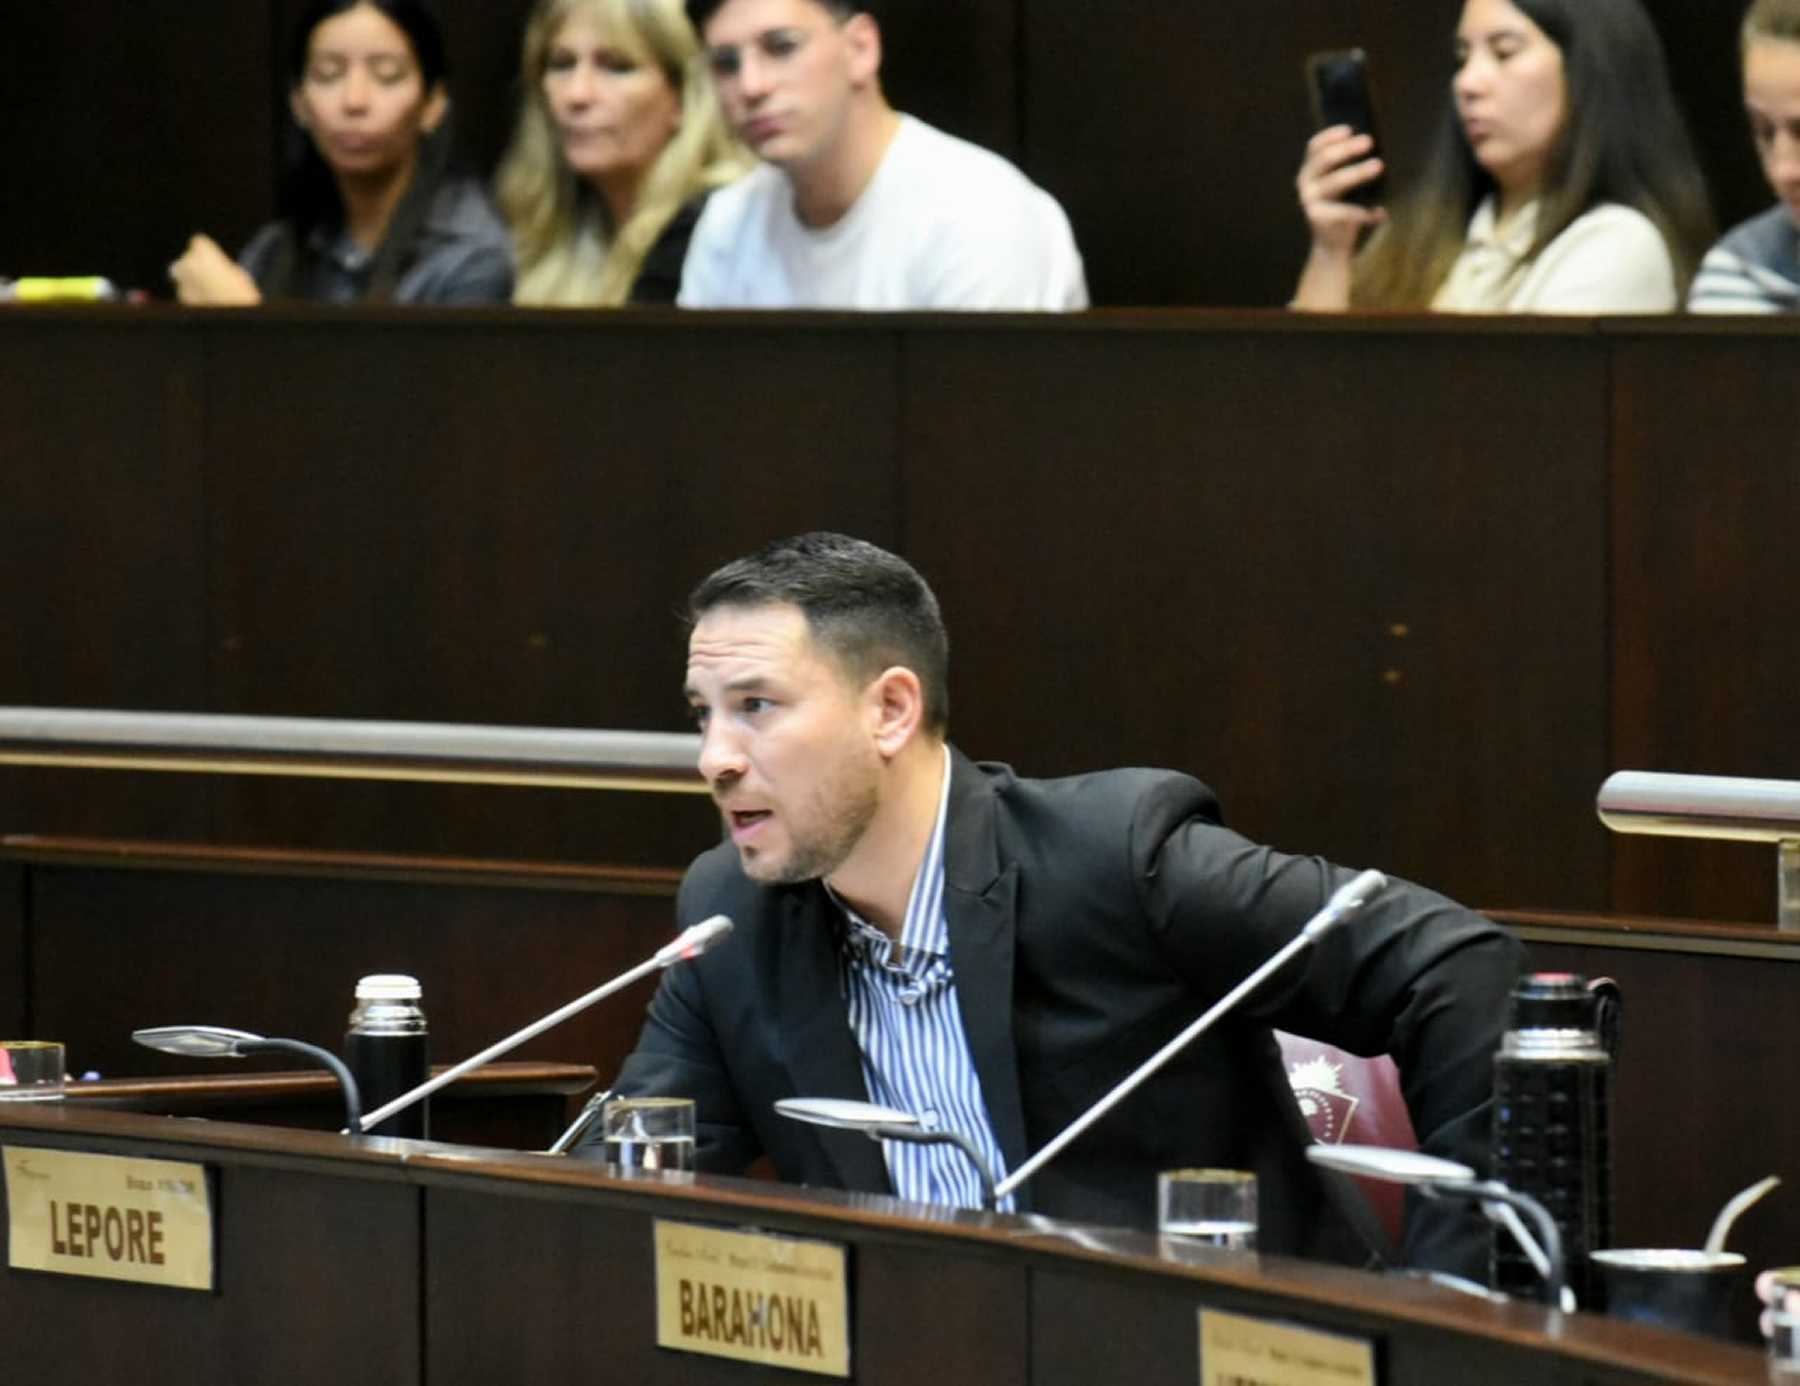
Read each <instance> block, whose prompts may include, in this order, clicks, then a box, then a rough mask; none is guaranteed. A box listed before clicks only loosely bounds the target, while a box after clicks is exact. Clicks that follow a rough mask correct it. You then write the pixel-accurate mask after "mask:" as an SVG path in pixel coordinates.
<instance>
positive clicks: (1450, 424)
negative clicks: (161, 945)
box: [903, 321, 1606, 905]
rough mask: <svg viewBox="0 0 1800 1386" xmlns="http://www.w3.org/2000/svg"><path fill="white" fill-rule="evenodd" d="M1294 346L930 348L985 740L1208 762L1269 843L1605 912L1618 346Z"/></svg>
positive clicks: (1047, 761)
mask: <svg viewBox="0 0 1800 1386" xmlns="http://www.w3.org/2000/svg"><path fill="white" fill-rule="evenodd" d="M1288 326H1289V324H1286V323H1284V322H1280V321H1275V322H1268V323H1264V324H1262V325H1261V327H1262V329H1263V330H1254V331H1230V330H1220V331H1217V332H1209V331H1205V330H1200V331H1179V332H1166V331H1157V330H1154V328H1153V327H1147V328H1146V330H1136V331H1132V330H1124V329H1121V330H1119V331H1116V332H1095V331H1058V330H1056V329H1054V328H1052V329H1037V330H1033V331H1030V332H1017V333H1009V332H1006V331H1004V330H994V331H991V332H960V333H956V334H948V333H946V334H942V335H933V334H924V333H921V334H918V335H917V336H915V337H913V338H911V339H909V354H908V359H907V368H906V369H907V383H908V395H907V413H906V422H905V427H906V444H905V447H904V449H903V452H904V456H905V458H906V459H907V466H908V472H907V482H906V488H905V495H906V506H907V509H906V517H907V518H906V524H905V533H906V539H907V549H908V552H909V554H910V555H911V556H912V557H913V558H914V559H915V560H917V561H918V562H919V564H920V566H921V567H922V568H923V570H924V571H925V573H926V575H927V576H928V577H929V578H930V579H931V580H932V581H933V583H934V585H935V586H936V587H937V590H938V593H939V595H940V597H941V598H942V600H943V603H944V607H945V610H946V612H947V613H948V619H949V624H950V628H951V631H952V633H953V637H954V640H955V642H956V647H957V657H956V661H955V666H954V667H955V674H954V676H953V680H952V701H953V705H954V708H955V712H954V716H953V732H954V735H955V737H956V739H957V740H958V741H959V743H960V744H962V745H963V747H964V748H965V749H967V750H969V751H971V752H973V753H976V754H978V755H982V756H987V757H992V758H997V759H1011V760H1014V761H1015V762H1016V763H1017V764H1018V765H1019V766H1020V768H1021V769H1022V770H1024V771H1025V772H1026V773H1033V774H1040V773H1042V774H1049V773H1062V772H1068V771H1074V770H1087V769H1096V768H1101V767H1105V766H1108V765H1115V764H1150V765H1170V766H1174V767H1177V768H1181V769H1185V770H1189V771H1191V772H1193V773H1195V774H1197V775H1199V776H1200V777H1201V778H1203V779H1205V780H1207V781H1208V782H1209V783H1210V784H1212V785H1213V786H1214V788H1216V789H1217V790H1219V791H1220V793H1221V794H1222V796H1223V799H1224V802H1225V806H1226V810H1227V815H1228V821H1229V822H1231V823H1233V824H1234V825H1235V826H1237V827H1238V828H1239V829H1240V830H1241V831H1244V832H1246V833H1248V834H1249V835H1250V836H1252V837H1255V838H1258V839H1260V840H1264V841H1270V842H1272V843H1274V844H1276V845H1278V846H1282V847H1285V848H1287V849H1289V850H1300V851H1319V852H1322V853H1325V854H1326V855H1329V856H1333V857H1335V858H1337V859H1339V860H1342V861H1345V862H1349V863H1355V864H1362V863H1379V864H1381V865H1382V866H1383V867H1385V868H1391V869H1394V870H1396V871H1399V872H1400V873H1402V874H1407V875H1414V876H1418V877H1421V878H1423V879H1424V880H1426V881H1428V882H1429V883H1431V884H1433V885H1436V886H1439V887H1441V888H1443V889H1445V890H1447V891H1450V892H1451V893H1454V894H1457V895H1459V896H1460V897H1462V898H1464V899H1469V900H1473V901H1477V902H1485V903H1499V902H1504V901H1509V900H1566V899H1583V900H1587V901H1590V902H1592V903H1593V904H1594V905H1598V904H1600V903H1601V901H1602V899H1603V895H1602V880H1603V873H1604V869H1605V858H1604V841H1603V836H1602V834H1601V831H1600V829H1599V828H1598V827H1597V826H1595V825H1594V824H1593V823H1592V818H1591V810H1590V808H1589V803H1590V801H1591V797H1592V794H1593V790H1594V787H1595V785H1596V784H1597V783H1598V779H1599V777H1600V776H1601V775H1602V774H1603V772H1604V770H1605V768H1606V760H1605V734H1606V727H1605V716H1604V709H1603V706H1602V704H1601V702H1600V700H1598V699H1597V698H1595V697H1593V696H1591V695H1592V693H1593V692H1595V691H1597V690H1599V689H1601V688H1603V687H1604V686H1605V675H1606V671H1605V659H1606V647H1605V643H1604V637H1603V632H1604V629H1605V590H1604V571H1603V565H1602V563H1601V562H1600V554H1601V553H1602V550H1603V541H1604V530H1605V487H1604V480H1605V465H1606V464H1605V416H1604V410H1603V408H1602V407H1601V401H1602V399H1603V397H1604V394H1603V384H1604V370H1605V362H1604V359H1603V357H1602V355H1601V354H1600V352H1599V351H1598V350H1597V349H1596V343H1595V342H1594V340H1593V339H1592V338H1591V337H1589V336H1587V335H1585V334H1582V333H1579V332H1567V331H1565V332H1555V331H1543V332H1538V333H1533V334H1530V335H1527V336H1520V335H1516V334H1510V333H1506V332H1500V333H1497V334H1495V335H1488V334H1486V333H1483V334H1478V335H1470V334H1467V333H1464V334H1459V335H1457V336H1456V337H1455V338H1454V339H1451V338H1448V337H1440V336H1436V335H1434V330H1433V328H1432V327H1431V326H1430V325H1428V324H1420V325H1418V326H1416V327H1413V328H1405V327H1396V328H1395V330H1393V331H1383V332H1368V331H1363V332H1356V333H1351V332H1346V331H1341V330H1311V329H1309V328H1305V329H1303V328H1298V327H1295V328H1293V330H1282V329H1285V328H1287V327H1288ZM998 361H1004V362H1005V366H1004V368H1003V369H1002V368H999V367H997V366H996V364H995V363H996V362H998ZM1352 361H1353V362H1354V365H1352V364H1351V362H1352ZM957 458H962V459H967V461H965V462H964V463H963V464H962V465H956V464H954V463H953V462H951V461H950V459H957ZM977 459H979V460H978V461H977ZM996 575H998V576H999V580H996ZM1580 690H1588V693H1587V694H1583V693H1582V692H1581V691H1580ZM1552 748H1553V749H1552ZM1532 824H1555V825H1556V828H1555V831H1554V832H1552V833H1548V834H1544V835H1541V836H1540V835H1538V834H1536V833H1535V832H1534V831H1533V830H1532V828H1531V827H1530V826H1529V825H1532ZM1526 842H1530V843H1531V844H1532V845H1531V848H1530V850H1525V843H1526Z"/></svg>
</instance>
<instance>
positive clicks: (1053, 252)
mask: <svg viewBox="0 0 1800 1386" xmlns="http://www.w3.org/2000/svg"><path fill="white" fill-rule="evenodd" d="M688 12H689V14H690V15H691V16H692V18H693V20H694V25H695V28H696V29H697V30H698V31H699V33H700V35H701V38H702V41H703V42H704V44H705V48H706V55H707V61H708V63H709V64H710V65H711V67H712V71H713V76H714V80H715V82H716V83H717V86H718V89H719V101H720V104H721V105H722V106H723V108H724V111H725V116H726V119H727V120H728V121H729V122H730V123H731V126H732V128H733V129H735V130H736V132H737V134H738V136H739V138H741V139H742V140H743V141H744V143H745V144H747V145H748V146H749V147H750V148H751V150H753V151H754V152H755V153H756V154H757V155H758V157H759V158H761V160H762V161H763V162H762V164H761V166H760V167H758V168H757V169H756V170H754V171H753V172H752V173H750V174H749V175H747V176H746V177H744V178H742V179H740V180H739V181H738V182H736V183H734V184H732V185H731V186H729V187H726V188H723V189H721V190H720V191H718V192H716V193H714V194H713V195H712V197H711V198H710V199H709V200H708V201H707V204H706V211H705V212H704V213H703V214H702V216H701V218H700V224H699V225H698V226H697V227H696V228H695V230H694V236H693V240H692V241H691V242H690V244H689V246H688V254H687V262H686V264H685V266H684V268H683V270H682V276H681V295H680V298H679V300H678V302H679V303H680V304H681V306H682V307H684V308H896V309H897V308H972V309H1027V310H1029V309H1045V310H1070V309H1079V308H1085V307H1086V306H1087V283H1086V280H1085V279H1084V278H1083V275H1082V268H1081V255H1080V253H1079V252H1078V251H1077V250H1076V249H1075V237H1074V235H1073V233H1072V232H1071V231H1070V229H1069V220H1068V218H1067V217H1066V216H1064V215H1063V210H1062V208H1061V207H1059V206H1058V205H1057V203H1056V200H1055V199H1054V198H1053V197H1051V196H1050V195H1049V194H1048V193H1046V192H1045V191H1044V190H1043V189H1042V188H1039V187H1037V186H1036V185H1034V184H1033V183H1032V182H1031V181H1030V180H1029V179H1027V178H1026V177H1025V175H1024V174H1022V173H1020V172H1019V170H1018V169H1016V168H1014V167H1013V166H1012V165H1011V164H1010V163H1008V162H1007V161H1006V160H1005V159H1002V158H1001V157H1000V156H999V155H997V154H993V153H990V152H989V151H987V150H985V149H981V148H979V147H977V146H976V145H972V144H969V143H968V142H967V141H964V140H959V139H956V138H955V137H954V136H951V135H946V134H944V133H943V132H942V131H940V130H935V129H933V128H932V127H931V126H929V125H926V124H925V123H924V122H923V121H919V120H915V119H914V118H913V117H911V116H906V115H901V114H900V113H899V112H897V111H895V110H894V108H893V107H892V106H890V105H888V103H887V98H886V97H885V96H884V95H883V94H882V90H881V75H880V74H881V31H880V28H879V27H878V26H877V24H876V22H875V18H874V16H873V15H871V14H870V13H869V12H868V10H867V9H866V8H865V7H864V6H862V5H858V4H855V3H851V0H688Z"/></svg>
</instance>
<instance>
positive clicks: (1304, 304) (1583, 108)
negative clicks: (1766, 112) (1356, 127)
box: [1292, 0, 1712, 313]
mask: <svg viewBox="0 0 1800 1386" xmlns="http://www.w3.org/2000/svg"><path fill="white" fill-rule="evenodd" d="M1450 96H1451V101H1450V105H1449V108H1448V110H1447V112H1446V115H1445V119H1444V121H1443V123H1442V126H1441V128H1440V130H1439V132H1438V137H1437V140H1436V143H1435V145H1434V147H1433V152H1432V155H1431V158H1430V160H1429V163H1428V165H1427V169H1426V172H1425V174H1424V176H1423V177H1422V178H1420V179H1419V180H1418V181H1417V183H1416V184H1415V185H1414V186H1413V187H1412V188H1411V189H1410V190H1408V191H1407V192H1406V193H1404V194H1403V195H1402V196H1401V197H1400V199H1399V200H1398V201H1396V202H1395V204H1394V205H1393V207H1392V210H1391V211H1389V210H1387V209H1383V208H1379V207H1376V208H1368V207H1363V206H1359V205H1358V204H1357V203H1355V202H1353V201H1350V200H1348V197H1347V195H1348V194H1349V193H1351V191H1352V190H1353V189H1355V188H1358V187H1360V186H1362V185H1364V184H1366V183H1368V182H1370V181H1372V180H1373V179H1375V178H1377V177H1379V176H1381V175H1382V174H1383V173H1384V172H1385V169H1384V166H1383V163H1382V161H1381V159H1380V158H1379V157H1378V156H1377V152H1376V151H1375V149H1374V148H1373V144H1372V141H1371V140H1370V139H1369V137H1368V136H1367V135H1359V134H1353V133H1351V132H1350V131H1349V130H1347V129H1346V128H1345V127H1343V126H1332V127H1330V128H1327V129H1324V130H1321V131H1319V132H1318V133H1317V134H1316V135H1314V136H1313V138H1312V140H1311V141H1310V142H1309V143H1308V145H1307V150H1306V158H1305V161H1304V162H1303V163H1302V165H1301V168H1300V174H1299V177H1298V178H1297V179H1296V186H1297V188H1298V190H1299V194H1300V205H1301V207H1302V209H1303V210H1304V212H1305V214H1306V218H1307V222H1308V224H1309V225H1310V227H1311V229H1312V250H1311V253H1310V254H1309V255H1308V257H1307V262H1306V267H1305V269H1304V271H1303V272H1302V274H1301V276H1300V284H1299V287H1298V289H1297V290H1296V292H1295V294H1294V299H1293V305H1292V306H1293V307H1295V308H1300V309H1307V310H1312V311H1324V312H1329V311H1341V310H1343V309H1347V308H1388V309H1403V310H1414V311H1421V310H1426V309H1432V310H1437V311H1443V312H1474V313H1497V312H1516V313H1656V312H1668V311H1670V310H1673V309H1674V308H1676V307H1678V306H1679V305H1680V303H1681V300H1682V295H1683V294H1684V293H1685V291H1686V288H1687V284H1688V281H1689V280H1691V279H1692V278H1693V274H1694V269H1695V267H1696V265H1697V264H1698V262H1699V257H1700V254H1701V253H1702V251H1703V250H1704V248H1705V246H1706V245H1707V243H1708V241H1709V240H1710V239H1711V237H1712V216H1711V212H1710V210H1709V208H1708V205H1707V196H1706V187H1705V184H1704V182H1703V181H1702V180H1701V177H1700V174H1699V171H1698V169H1697V168H1696V166H1695V162H1694V158H1693V149H1692V145H1691V143H1690V141H1689V139H1688V134H1687V130H1686V128H1685V127H1684V125H1683V124H1682V121H1681V117H1680V115H1679V113H1678V112H1677V111H1676V108H1675V101H1674V97H1673V95H1672V93H1671V91H1670V89H1669V81H1668V71H1667V67H1666V64H1665V63H1664V60H1663V53H1662V45H1661V43H1660V42H1659V40H1658V39H1657V37H1656V31H1655V29H1654V28H1653V27H1652V26H1651V24H1650V20H1649V18H1648V16H1647V15H1645V13H1644V11H1643V9H1642V7H1641V6H1640V5H1639V3H1638V0H1467V3H1465V4H1464V6H1463V10H1462V15H1461V19H1460V21H1459V22H1458V25H1457V31H1456V72H1455V76H1454V77H1453V79H1452V81H1451V86H1450ZM1365 237H1366V243H1365Z"/></svg>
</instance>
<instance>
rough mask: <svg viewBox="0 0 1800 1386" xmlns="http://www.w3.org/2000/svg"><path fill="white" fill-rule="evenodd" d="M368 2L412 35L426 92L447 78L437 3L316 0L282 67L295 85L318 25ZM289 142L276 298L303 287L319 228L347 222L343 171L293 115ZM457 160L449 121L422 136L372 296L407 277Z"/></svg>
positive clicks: (373, 268)
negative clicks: (441, 187) (435, 198)
mask: <svg viewBox="0 0 1800 1386" xmlns="http://www.w3.org/2000/svg"><path fill="white" fill-rule="evenodd" d="M361 5H367V6H369V7H370V8H371V9H375V10H379V11H380V12H381V14H382V15H383V16H385V17H386V18H387V19H388V21H389V22H391V23H392V24H393V25H394V27H395V28H397V29H399V30H400V32H401V33H403V34H405V35H406V39H407V42H408V43H409V44H411V45H412V51H413V60H414V62H416V63H417V64H418V68H419V78H420V81H421V83H422V84H423V87H424V89H425V91H426V92H430V91H431V90H432V89H433V88H434V87H436V86H438V85H439V84H441V83H442V82H444V81H445V79H446V78H448V76H449V74H450V61H449V53H448V50H447V49H446V48H445V45H444V31H443V29H442V27H441V26H440V25H439V23H438V20H437V16H436V14H435V13H434V12H433V11H432V8H431V6H430V5H428V4H425V3H423V2H422V0H313V3H312V4H310V5H308V6H307V7H306V9H305V10H304V11H303V12H302V13H301V15H300V17H299V19H298V20H297V21H296V22H295V24H294V28H293V31H292V34H291V37H290V39H289V43H288V50H287V63H286V66H285V68H284V70H283V75H284V77H285V78H286V82H287V88H286V89H287V90H288V91H289V92H293V91H295V90H298V88H299V87H300V85H301V84H302V83H303V82H304V81H305V80H306V64H307V57H308V54H309V53H310V52H311V49H312V37H313V32H314V31H315V30H316V29H317V28H318V27H319V26H320V25H321V24H323V23H324V22H325V21H326V20H328V19H333V18H335V17H336V16H338V15H340V14H345V13H348V12H349V11H350V10H354V9H356V8H357V7H358V6H361ZM285 142H286V151H285V154H284V157H283V161H282V177H281V186H280V190H279V192H278V193H277V197H276V212H277V214H278V215H279V217H280V219H281V222H282V225H283V230H284V235H283V236H282V243H281V245H280V246H279V249H278V252H277V254H276V257H275V261H274V264H273V266H272V268H271V271H270V276H269V280H270V282H269V289H270V292H271V293H272V294H273V295H274V296H276V297H293V296H294V295H296V294H298V293H299V292H300V290H301V287H302V284H303V281H304V279H305V260H306V255H305V248H306V246H307V244H308V242H309V241H310V240H311V238H312V236H313V234H314V233H315V232H317V231H321V230H323V231H325V232H326V233H328V234H335V232H336V231H337V230H338V229H339V228H340V227H342V225H343V223H344V200H343V197H342V195H341V194H340V193H339V192H338V183H337V175H336V174H334V173H333V172H332V171H331V166H330V165H329V164H327V163H326V162H325V160H324V158H323V157H322V156H321V155H320V154H319V150H318V146H317V145H316V144H314V143H313V138H312V136H311V135H309V134H308V133H307V132H306V131H305V130H303V129H302V128H301V127H300V125H299V123H298V122H296V121H295V120H294V119H293V118H292V116H291V114H290V116H289V118H288V121H287V130H286V134H285ZM450 160H451V150H450V123H449V121H448V120H445V121H443V122H441V123H440V124H439V125H438V127H437V129H436V130H434V131H432V132H431V133H430V134H429V135H427V136H426V137H425V138H424V139H423V140H422V141H421V142H420V145H419V161H418V164H417V166H416V167H415V168H414V170H413V178H412V183H411V184H410V185H409V186H408V188H407V190H406V194H405V196H403V197H402V198H401V200H400V205H399V206H398V207H396V208H395V209H394V217H393V220H392V221H391V222H390V223H389V224H388V230H387V234H386V235H385V236H384V237H383V238H382V241H381V245H380V246H379V247H378V248H377V250H376V252H375V256H374V259H373V261H372V262H371V264H370V272H369V289H368V297H369V298H370V299H371V300H375V301H380V300H383V299H386V298H388V297H389V296H390V295H391V294H392V293H393V291H394V285H395V284H396V283H398V282H399V279H400V276H401V275H402V274H404V273H405V272H406V269H407V266H408V262H409V260H410V259H411V256H412V253H413V249H414V243H415V242H416V240H417V239H418V231H419V228H420V226H421V225H423V223H424V220H425V215H426V213H427V212H428V211H429V210H430V206H431V200H432V198H433V196H434V195H435V194H436V192H437V189H438V186H439V185H440V184H441V183H442V181H443V179H444V177H445V175H446V174H447V173H448V172H449V170H450Z"/></svg>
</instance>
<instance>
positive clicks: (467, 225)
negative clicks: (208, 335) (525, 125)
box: [169, 0, 512, 304]
mask: <svg viewBox="0 0 1800 1386" xmlns="http://www.w3.org/2000/svg"><path fill="white" fill-rule="evenodd" d="M446 68H447V64H446V59H445V52H444V38H443V33H442V31H441V30H440V29H439V27H438V24H437V21H436V19H435V18H433V16H432V14H431V11H430V10H429V9H428V8H427V7H426V6H425V5H423V4H421V3H418V0H317V3H314V4H313V5H311V6H310V7H309V8H308V9H307V11H306V13H305V14H304V15H303V16H302V17H301V19H300V22H299V24H298V26H297V27H296V29H295V34H294V43H293V47H292V50H291V57H290V61H289V68H288V79H289V98H288V100H289V110H290V113H291V115H292V116H293V122H294V124H293V128H292V130H291V131H290V132H289V133H290V139H291V142H292V153H291V156H290V159H289V164H288V169H287V172H286V176H285V179H284V186H283V191H282V198H281V212H282V215H281V217H280V218H279V219H278V220H276V221H274V222H272V223H270V224H269V225H268V226H265V227H263V229H262V230H260V231H258V232H257V233H256V235H255V237H254V238H252V240H251V241H250V244H249V245H248V246H247V247H245V249H244V253H243V256H242V260H241V263H238V264H234V263H232V261H231V260H230V258H229V257H227V256H226V254H225V253H224V252H223V251H222V250H220V249H219V247H218V245H217V244H216V243H215V242H214V241H213V240H212V239H211V238H210V237H207V236H195V237H194V238H193V240H192V241H191V242H190V243H189V245H188V248H187V251H186V253H184V254H183V255H182V257H181V258H180V259H179V260H177V261H176V262H175V263H174V264H173V265H171V266H170V267H169V276H170V278H172V279H173V280H174V281H175V287H176V291H177V294H178V296H179V297H180V299H181V301H182V302H183V303H188V304H250V303H260V302H262V301H263V300H264V299H266V298H289V299H307V300H312V301H316V302H322V303H352V302H358V301H373V302H392V303H430V304H449V303H505V302H506V301H507V300H508V299H509V298H510V297H511V296H512V254H511V246H510V243H509V241H508V238H507V234H506V227H505V225H504V224H503V223H502V222H501V220H500V218H499V215H498V214H497V213H496V212H495V211H494V209H493V206H492V204H490V203H489V201H488V199H487V195H486V193H485V192H484V191H483V190H482V188H481V185H480V184H479V183H478V182H476V181H475V180H473V179H469V178H462V177H457V176H453V175H452V174H451V172H450V169H449V164H450V145H449V131H448V129H447V128H446V126H445V118H446V116H447V115H448V114H449V109H450V98H449V93H448V92H447V91H446V89H445V87H444V78H445V73H446Z"/></svg>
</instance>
